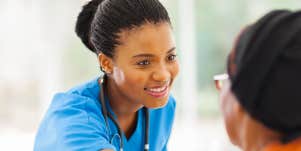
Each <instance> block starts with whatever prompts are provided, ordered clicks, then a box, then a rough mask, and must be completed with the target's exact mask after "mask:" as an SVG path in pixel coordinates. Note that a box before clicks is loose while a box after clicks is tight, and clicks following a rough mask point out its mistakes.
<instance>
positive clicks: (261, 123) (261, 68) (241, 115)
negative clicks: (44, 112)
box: [215, 10, 301, 151]
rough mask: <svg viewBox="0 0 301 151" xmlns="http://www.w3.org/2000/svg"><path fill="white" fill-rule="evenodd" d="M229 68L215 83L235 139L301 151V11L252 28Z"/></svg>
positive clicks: (255, 146) (272, 16)
mask: <svg viewBox="0 0 301 151" xmlns="http://www.w3.org/2000/svg"><path fill="white" fill-rule="evenodd" d="M227 70H228V74H224V75H221V76H215V81H216V86H217V88H218V89H220V90H221V94H220V100H221V109H222V113H223V116H224V122H225V125H226V130H227V133H228V136H229V138H230V140H231V142H232V143H233V144H234V145H237V146H238V147H240V148H241V149H242V150H244V151H301V11H295V12H292V11H288V10H275V11H272V12H270V13H268V14H267V15H265V16H264V17H262V18H260V19H259V20H258V21H257V22H255V23H254V24H252V25H250V26H248V27H246V28H245V29H244V30H243V31H242V32H241V33H240V34H239V36H238V38H237V40H236V44H235V46H234V48H233V50H232V52H231V53H230V55H229V57H228V65H227ZM228 75H229V76H228ZM228 77H229V79H228Z"/></svg>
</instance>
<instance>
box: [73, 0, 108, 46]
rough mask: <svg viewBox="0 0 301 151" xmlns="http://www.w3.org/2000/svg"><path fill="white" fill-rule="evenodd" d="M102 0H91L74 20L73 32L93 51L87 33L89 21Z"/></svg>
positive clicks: (89, 26) (88, 31)
mask: <svg viewBox="0 0 301 151" xmlns="http://www.w3.org/2000/svg"><path fill="white" fill-rule="evenodd" d="M103 1H104V0H91V1H90V2H88V3H87V4H86V5H84V6H83V8H82V11H81V12H80V13H79V15H78V17H77V21H76V26H75V32H76V34H77V36H78V37H79V38H80V39H81V41H82V42H83V43H84V44H85V46H86V47H87V48H89V49H90V50H91V51H93V52H95V50H94V47H93V45H92V44H91V43H90V40H89V34H90V29H91V23H92V21H93V18H94V15H95V13H96V11H97V8H98V5H99V4H101V3H102V2H103Z"/></svg>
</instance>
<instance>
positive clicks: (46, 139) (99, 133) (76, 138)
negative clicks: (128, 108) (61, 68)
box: [35, 94, 116, 151]
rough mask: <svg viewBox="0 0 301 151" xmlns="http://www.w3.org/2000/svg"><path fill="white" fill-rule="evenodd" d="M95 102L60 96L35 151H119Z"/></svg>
mask: <svg viewBox="0 0 301 151" xmlns="http://www.w3.org/2000/svg"><path fill="white" fill-rule="evenodd" d="M93 102H95V101H94V100H91V99H90V98H86V97H82V96H77V95H72V94H68V95H66V94H59V95H56V96H55V97H54V100H53V103H52V105H51V106H50V108H49V110H48V112H47V114H46V116H45V118H44V120H43V121H42V123H41V125H40V128H39V131H38V133H37V136H36V142H35V151H48V150H49V151H50V150H52V151H53V150H58V151H63V150H66V151H67V150H68V151H86V150H87V151H98V150H103V149H111V150H114V151H115V150H116V149H115V147H114V146H113V145H111V144H110V141H109V137H108V136H109V135H108V131H107V128H106V124H105V121H104V118H103V116H102V114H101V112H100V111H99V109H97V108H96V106H97V105H96V104H95V103H93Z"/></svg>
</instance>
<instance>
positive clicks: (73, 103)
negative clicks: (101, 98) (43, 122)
mask: <svg viewBox="0 0 301 151" xmlns="http://www.w3.org/2000/svg"><path fill="white" fill-rule="evenodd" d="M97 79H98V78H95V79H93V80H91V81H88V82H86V83H84V84H81V85H78V86H76V87H73V88H72V89H70V90H69V91H67V92H60V93H57V94H55V95H54V97H53V99H52V101H51V104H50V106H49V108H48V111H47V113H46V114H48V115H51V116H54V115H56V116H60V118H62V119H63V118H64V117H65V116H64V115H66V116H67V117H71V116H77V117H78V115H79V114H81V115H82V116H81V117H83V118H86V119H88V118H89V115H90V114H93V116H94V114H97V116H101V115H98V114H101V105H100V103H99V102H98V92H99V89H100V87H99V85H98V83H97ZM46 116H47V115H46Z"/></svg>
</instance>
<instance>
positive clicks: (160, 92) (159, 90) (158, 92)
mask: <svg viewBox="0 0 301 151" xmlns="http://www.w3.org/2000/svg"><path fill="white" fill-rule="evenodd" d="M168 90H169V86H168V85H165V86H162V87H154V88H146V89H145V91H146V93H147V94H149V95H151V96H153V97H155V98H163V97H165V96H167V94H168Z"/></svg>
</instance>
